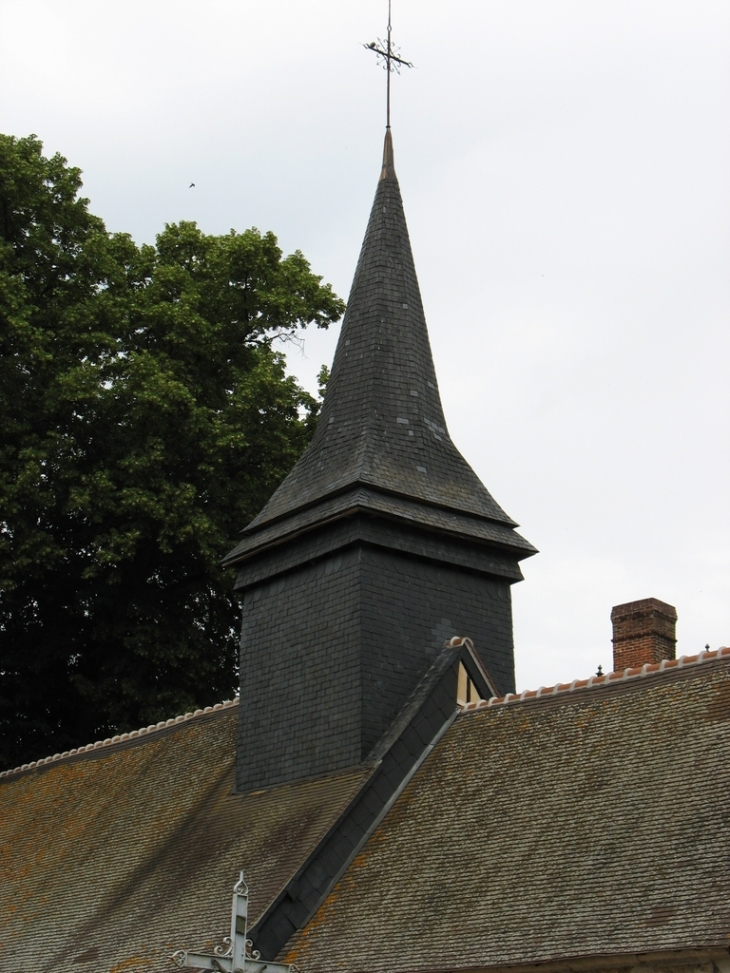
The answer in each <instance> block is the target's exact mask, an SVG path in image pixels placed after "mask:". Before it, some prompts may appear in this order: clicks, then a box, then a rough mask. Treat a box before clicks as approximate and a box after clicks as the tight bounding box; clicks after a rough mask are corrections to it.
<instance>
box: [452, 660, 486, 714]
mask: <svg viewBox="0 0 730 973" xmlns="http://www.w3.org/2000/svg"><path fill="white" fill-rule="evenodd" d="M481 699H482V697H481V696H480V695H479V690H478V689H477V687H476V686H475V685H474V682H473V681H472V679H471V678H470V676H469V673H468V672H467V671H466V669H465V668H464V663H463V662H460V663H459V676H458V680H457V683H456V702H457V704H458V705H459V706H465V705H466V704H467V703H478V702H480V701H481Z"/></svg>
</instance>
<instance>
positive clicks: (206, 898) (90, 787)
mask: <svg viewBox="0 0 730 973" xmlns="http://www.w3.org/2000/svg"><path fill="white" fill-rule="evenodd" d="M237 719H238V706H237V705H231V706H228V707H225V708H223V709H220V710H216V711H214V712H211V713H207V714H205V713H204V714H201V715H198V716H195V717H193V718H192V719H188V720H184V721H182V722H180V723H177V724H174V725H171V726H170V727H169V728H167V729H162V730H159V731H156V732H152V733H149V734H145V735H143V736H138V737H136V738H133V739H128V740H126V741H121V742H117V743H114V744H111V745H109V744H108V745H106V746H102V747H100V748H97V749H96V750H93V749H92V750H91V751H90V752H84V753H82V754H79V755H76V756H71V757H64V758H62V759H56V760H53V761H52V762H51V763H49V764H45V765H39V766H37V767H35V768H33V769H30V770H25V771H22V772H12V773H10V774H8V775H6V776H5V777H4V778H3V779H2V780H1V781H0V875H1V876H2V881H1V882H0V969H1V970H3V973H16V971H17V973H20V971H21V970H22V971H23V973H36V971H37V973H40V971H43V973H62V971H69V973H70V971H73V973H81V971H84V970H93V971H95V973H96V971H102V970H103V971H107V970H134V971H150V973H158V971H159V973H163V971H169V970H170V969H172V968H173V964H172V963H171V962H170V959H169V957H170V954H171V953H172V952H173V951H174V950H175V949H178V948H197V949H204V948H208V949H210V948H211V947H212V946H213V945H217V944H218V943H220V942H222V937H223V936H224V935H228V926H229V922H230V894H231V889H232V886H233V882H234V881H235V879H236V878H237V875H238V870H239V869H240V868H244V869H245V870H246V874H247V879H248V880H249V881H250V885H251V919H252V921H255V920H256V918H257V916H258V915H260V914H261V913H262V912H263V911H264V909H265V908H266V907H267V906H268V905H269V903H270V902H271V900H272V899H273V898H274V897H275V896H276V895H277V894H278V892H279V890H280V889H281V888H282V886H283V885H285V884H286V882H287V881H288V880H289V878H290V877H291V875H292V874H293V872H294V871H295V869H296V868H297V866H298V865H299V864H300V862H301V861H302V860H303V859H304V858H305V857H306V856H307V855H308V854H309V852H310V851H311V850H312V848H313V847H314V846H315V845H316V844H317V841H318V840H319V839H320V838H321V836H322V834H323V833H324V832H325V831H326V830H327V829H328V827H329V826H330V825H331V823H332V822H333V820H334V819H335V818H336V817H337V815H338V814H339V812H340V811H341V810H342V809H343V807H344V806H346V805H347V803H348V802H349V800H350V798H351V797H352V795H353V794H354V793H355V792H356V791H357V789H358V787H359V786H360V784H361V782H362V781H363V778H364V772H363V770H362V769H361V768H356V769H354V770H353V771H351V772H345V773H342V774H338V775H333V776H331V777H329V778H327V779H323V780H319V781H308V782H300V783H297V784H287V785H282V786H280V787H276V788H273V789H271V790H268V791H263V792H258V793H252V794H248V795H237V794H234V793H233V791H232V788H233V783H234V764H235V746H236V724H237Z"/></svg>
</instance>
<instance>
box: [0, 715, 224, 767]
mask: <svg viewBox="0 0 730 973" xmlns="http://www.w3.org/2000/svg"><path fill="white" fill-rule="evenodd" d="M237 705H238V697H237V696H236V697H235V698H234V699H225V700H223V702H222V703H216V704H215V705H214V706H206V707H205V708H204V709H196V710H195V712H193V713H183V714H181V715H180V716H173V717H171V718H170V719H169V720H160V722H159V723H151V724H150V725H149V726H143V727H142V728H141V729H139V730H132V731H131V732H130V733H119V734H117V735H116V736H113V737H107V738H106V740H97V741H96V742H95V743H88V744H87V745H86V746H85V747H75V748H74V749H73V750H64V752H63V753H54V755H53V756H52V757H41V759H40V760H33V761H31V763H28V764H22V765H21V766H20V767H13V768H12V769H11V770H3V771H0V780H2V779H3V778H4V777H9V776H10V775H11V774H18V773H20V772H21V771H24V770H35V769H36V767H45V766H46V764H53V763H56V762H57V761H58V760H64V759H65V758H66V757H76V756H78V754H80V753H90V752H91V751H92V750H100V749H101V748H102V747H110V746H112V745H113V744H115V743H125V742H126V741H127V740H136V739H137V738H138V737H143V736H148V735H149V734H150V733H157V732H158V731H159V730H167V729H168V728H169V727H171V726H176V725H177V724H178V723H187V722H188V721H189V720H192V719H195V718H196V717H198V716H207V714H208V713H213V712H217V711H218V710H222V709H230V707H231V706H237Z"/></svg>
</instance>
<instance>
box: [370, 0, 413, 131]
mask: <svg viewBox="0 0 730 973" xmlns="http://www.w3.org/2000/svg"><path fill="white" fill-rule="evenodd" d="M390 4H391V0H388V39H387V40H386V41H381V39H380V38H378V39H377V41H370V43H369V44H363V47H365V48H367V49H368V50H369V51H375V53H376V54H377V55H378V63H379V64H382V65H383V67H384V69H385V71H386V73H387V82H386V108H385V127H386V129H387V130H390V75H391V74H392V72H393V71H397V72H398V74H400V69H401V66H403V67H406V68H412V67H413V65H412V64H411V62H410V61H404V60H403V58H402V57H399V56H398V55H399V54H400V48H399V47H394V46H393V43H392V41H391V31H392V27H391V22H390Z"/></svg>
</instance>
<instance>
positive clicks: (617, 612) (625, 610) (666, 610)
mask: <svg viewBox="0 0 730 973" xmlns="http://www.w3.org/2000/svg"><path fill="white" fill-rule="evenodd" d="M639 612H643V613H647V614H649V613H651V612H657V613H658V614H661V615H665V616H667V617H668V618H671V619H673V620H674V621H675V622H676V620H677V609H676V608H675V607H674V605H669V604H668V603H667V602H666V601H660V600H659V599H658V598H640V599H639V600H638V601H627V602H625V603H624V604H623V605H614V606H613V608H612V609H611V621H612V622H613V621H616V619H618V618H621V617H622V616H624V615H633V614H638V613H639Z"/></svg>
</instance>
